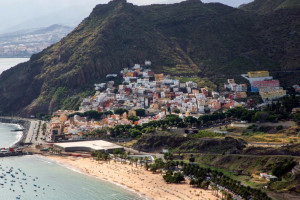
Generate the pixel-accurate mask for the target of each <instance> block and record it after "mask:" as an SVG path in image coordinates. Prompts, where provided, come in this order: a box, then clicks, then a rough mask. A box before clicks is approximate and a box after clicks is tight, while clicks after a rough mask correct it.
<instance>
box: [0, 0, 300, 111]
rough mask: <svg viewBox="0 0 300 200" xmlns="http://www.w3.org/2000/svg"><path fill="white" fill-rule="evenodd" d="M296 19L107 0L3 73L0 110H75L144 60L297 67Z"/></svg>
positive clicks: (219, 72)
mask: <svg viewBox="0 0 300 200" xmlns="http://www.w3.org/2000/svg"><path fill="white" fill-rule="evenodd" d="M299 19H300V9H294V7H293V9H279V10H276V11H274V12H272V13H270V14H267V15H258V14H256V13H254V12H249V11H244V10H241V9H236V8H231V7H229V6H225V5H222V4H219V3H211V4H204V3H202V2H201V1H199V0H188V1H185V2H182V3H177V4H170V5H151V6H135V5H132V4H130V3H126V1H125V0H114V1H111V2H109V3H108V4H104V5H98V6H96V7H95V8H94V10H93V12H92V13H91V15H90V16H89V17H87V18H86V19H85V20H84V21H83V22H82V23H81V24H80V25H79V26H78V27H77V28H76V29H74V30H73V32H71V33H70V34H69V35H68V36H66V37H65V38H63V39H62V40H61V41H60V42H58V43H56V44H55V45H52V46H51V47H49V48H47V49H45V50H44V51H42V52H41V53H38V54H36V55H33V56H32V57H31V59H30V61H28V62H27V63H23V64H20V65H18V66H16V67H14V68H12V69H10V70H8V71H6V72H4V73H2V74H1V76H0V94H1V95H0V111H1V112H2V113H4V114H11V113H14V114H21V115H30V114H36V113H37V112H44V113H50V112H52V111H55V110H56V109H59V108H75V107H76V106H77V105H78V103H79V102H80V101H81V99H82V97H83V96H85V95H86V94H87V93H88V92H87V91H89V88H91V87H92V86H93V83H95V82H100V81H101V79H103V77H104V76H105V75H106V74H107V73H113V72H118V71H119V70H120V69H122V68H124V67H130V66H132V65H133V64H134V63H142V62H143V61H144V60H145V59H149V60H151V61H152V63H153V66H152V68H153V70H154V71H155V72H165V73H168V74H173V75H198V76H199V77H216V76H222V77H224V76H228V75H230V76H231V75H238V74H240V73H245V72H246V71H248V70H260V69H267V70H272V71H281V70H298V69H300V67H299V64H298V63H299V61H300V22H299ZM292 76H296V73H294V74H292ZM290 80H295V81H297V79H292V78H290Z"/></svg>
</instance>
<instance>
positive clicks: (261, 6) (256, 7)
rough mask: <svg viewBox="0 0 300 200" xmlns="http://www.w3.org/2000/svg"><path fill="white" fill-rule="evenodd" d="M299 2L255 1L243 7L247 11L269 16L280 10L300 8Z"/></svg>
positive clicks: (278, 0) (279, 0) (288, 0)
mask: <svg viewBox="0 0 300 200" xmlns="http://www.w3.org/2000/svg"><path fill="white" fill-rule="evenodd" d="M299 6H300V1H299V0H255V1H253V2H251V3H249V4H246V5H242V6H241V9H243V10H245V11H251V12H256V13H259V14H268V13H271V12H274V11H277V10H279V9H285V8H294V7H299Z"/></svg>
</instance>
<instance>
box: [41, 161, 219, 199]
mask: <svg viewBox="0 0 300 200" xmlns="http://www.w3.org/2000/svg"><path fill="white" fill-rule="evenodd" d="M47 158H50V159H51V160H54V161H56V162H57V163H59V164H61V165H64V166H66V167H70V168H74V169H76V170H79V171H80V172H82V173H85V174H87V175H91V176H95V177H97V178H100V179H103V180H107V181H111V182H114V183H116V184H119V185H123V186H124V187H127V188H128V189H132V190H134V191H135V192H136V193H138V194H140V195H142V196H144V197H146V199H155V200H176V199H181V200H198V199H201V200H217V199H218V198H217V197H216V196H214V195H212V192H211V191H210V190H202V189H198V188H197V189H196V188H191V187H190V186H189V184H188V183H182V184H166V183H165V181H164V180H163V178H162V176H161V174H153V173H152V172H150V171H146V170H145V168H144V167H141V166H140V165H138V166H137V167H136V165H135V164H133V165H129V164H121V163H120V162H115V161H110V163H105V162H103V161H101V162H98V161H95V160H93V159H91V158H80V157H60V156H47Z"/></svg>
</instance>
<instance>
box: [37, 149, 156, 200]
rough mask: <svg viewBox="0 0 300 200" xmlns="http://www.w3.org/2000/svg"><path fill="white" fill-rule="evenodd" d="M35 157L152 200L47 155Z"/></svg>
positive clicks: (147, 199)
mask: <svg viewBox="0 0 300 200" xmlns="http://www.w3.org/2000/svg"><path fill="white" fill-rule="evenodd" d="M35 156H40V157H42V158H44V159H45V158H46V159H48V160H49V161H51V162H53V163H55V164H57V165H60V166H62V167H64V168H67V169H68V170H72V171H74V172H76V173H80V174H82V175H84V176H89V177H92V178H96V179H99V180H101V181H104V182H108V183H110V184H113V185H117V186H118V187H121V188H122V189H124V190H127V191H130V192H132V193H134V194H136V195H137V196H139V197H141V198H144V199H145V200H154V199H153V198H151V197H148V196H145V195H143V194H141V193H139V192H137V191H136V190H134V189H132V188H130V187H127V186H126V185H122V184H120V183H118V182H114V181H112V180H108V179H103V178H101V177H98V176H95V175H91V174H89V173H87V172H85V171H84V170H82V169H81V168H79V167H76V166H73V165H70V164H68V163H65V162H62V161H59V160H56V159H55V158H53V157H52V156H48V155H47V156H45V155H37V154H35Z"/></svg>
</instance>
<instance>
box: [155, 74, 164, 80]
mask: <svg viewBox="0 0 300 200" xmlns="http://www.w3.org/2000/svg"><path fill="white" fill-rule="evenodd" d="M154 77H155V81H162V80H164V74H154Z"/></svg>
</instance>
